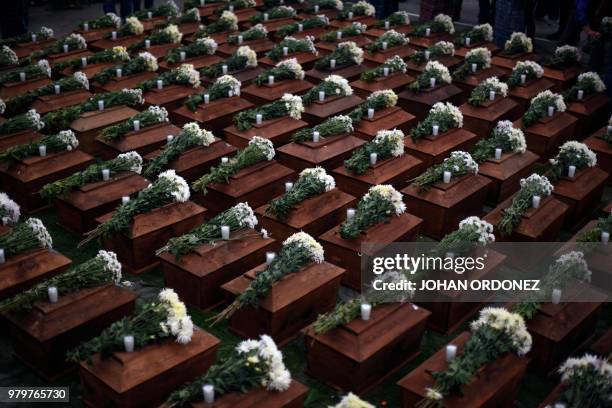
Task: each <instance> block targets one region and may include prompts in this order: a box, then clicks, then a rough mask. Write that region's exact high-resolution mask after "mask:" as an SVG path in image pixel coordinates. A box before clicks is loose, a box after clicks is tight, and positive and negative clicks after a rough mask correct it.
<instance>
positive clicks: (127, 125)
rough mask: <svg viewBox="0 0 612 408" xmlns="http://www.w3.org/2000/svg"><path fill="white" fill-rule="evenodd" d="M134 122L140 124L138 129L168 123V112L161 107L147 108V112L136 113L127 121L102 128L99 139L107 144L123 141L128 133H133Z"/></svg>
mask: <svg viewBox="0 0 612 408" xmlns="http://www.w3.org/2000/svg"><path fill="white" fill-rule="evenodd" d="M135 121H138V122H139V123H140V129H145V128H147V127H149V126H153V125H157V124H158V123H164V122H168V111H167V110H166V108H163V107H162V108H160V107H159V106H149V108H148V109H147V110H145V111H142V112H138V113H137V114H136V115H134V116H132V117H131V118H129V119H128V120H124V121H123V122H120V123H117V124H116V125H113V126H109V127H107V128H104V129H103V130H102V132H100V138H101V139H103V140H106V141H107V142H116V141H118V140H119V139H123V138H124V137H125V136H126V135H127V134H128V133H130V132H132V131H134V122H135Z"/></svg>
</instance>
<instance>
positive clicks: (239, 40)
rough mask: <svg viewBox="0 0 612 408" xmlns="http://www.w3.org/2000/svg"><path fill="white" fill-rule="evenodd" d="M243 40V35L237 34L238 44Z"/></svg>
mask: <svg viewBox="0 0 612 408" xmlns="http://www.w3.org/2000/svg"><path fill="white" fill-rule="evenodd" d="M243 41H244V37H243V36H242V35H239V36H238V44H242V43H243Z"/></svg>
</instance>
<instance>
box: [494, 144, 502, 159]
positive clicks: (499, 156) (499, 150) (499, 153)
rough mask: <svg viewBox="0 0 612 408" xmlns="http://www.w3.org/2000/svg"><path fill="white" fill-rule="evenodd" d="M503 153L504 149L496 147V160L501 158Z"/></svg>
mask: <svg viewBox="0 0 612 408" xmlns="http://www.w3.org/2000/svg"><path fill="white" fill-rule="evenodd" d="M501 155H502V149H500V148H499V147H498V148H496V149H495V160H499V159H501Z"/></svg>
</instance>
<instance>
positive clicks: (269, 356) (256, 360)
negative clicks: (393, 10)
mask: <svg viewBox="0 0 612 408" xmlns="http://www.w3.org/2000/svg"><path fill="white" fill-rule="evenodd" d="M205 385H212V386H213V387H214V388H213V389H214V393H215V396H223V395H225V394H229V393H232V392H233V393H246V392H248V391H250V390H252V389H257V388H265V389H266V390H268V391H273V392H283V391H286V390H288V389H289V386H290V385H291V373H290V372H289V370H288V369H287V367H285V364H284V363H283V354H282V353H281V352H280V350H279V349H278V347H277V346H276V343H274V340H273V339H272V338H271V337H270V336H267V335H262V336H261V337H260V339H259V340H251V339H249V340H244V341H242V342H240V343H239V344H238V345H237V346H236V348H235V349H234V352H233V353H232V354H230V355H229V356H228V357H226V358H224V359H223V360H221V361H220V362H218V363H216V364H213V365H212V366H211V367H210V368H209V369H208V371H207V372H206V374H204V375H203V376H201V377H199V378H197V379H196V380H195V381H193V382H190V383H188V384H186V385H184V386H183V387H182V388H180V389H179V390H177V391H175V392H173V393H172V394H171V395H170V397H168V400H167V401H166V403H165V405H167V406H168V407H175V406H178V407H181V406H187V405H189V403H190V402H193V401H198V400H201V399H202V387H204V386H205Z"/></svg>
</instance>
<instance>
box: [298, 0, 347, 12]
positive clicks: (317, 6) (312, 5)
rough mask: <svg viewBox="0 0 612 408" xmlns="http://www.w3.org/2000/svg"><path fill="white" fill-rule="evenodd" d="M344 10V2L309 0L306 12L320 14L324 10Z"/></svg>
mask: <svg viewBox="0 0 612 408" xmlns="http://www.w3.org/2000/svg"><path fill="white" fill-rule="evenodd" d="M342 9H344V4H343V3H342V0H308V7H307V8H306V12H308V13H318V12H320V11H323V10H339V11H342Z"/></svg>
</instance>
